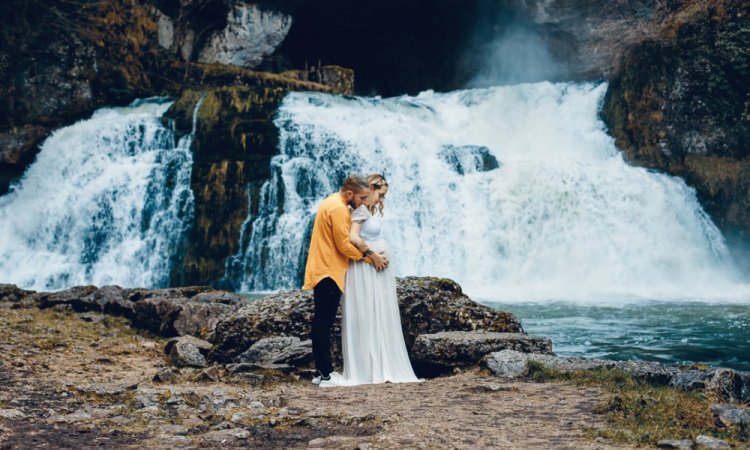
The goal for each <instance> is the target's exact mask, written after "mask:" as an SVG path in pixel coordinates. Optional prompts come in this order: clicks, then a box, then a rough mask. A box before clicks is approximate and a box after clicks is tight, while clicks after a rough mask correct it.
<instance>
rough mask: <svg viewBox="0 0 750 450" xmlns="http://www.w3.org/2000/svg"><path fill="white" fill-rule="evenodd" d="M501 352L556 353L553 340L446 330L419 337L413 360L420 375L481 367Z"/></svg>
mask: <svg viewBox="0 0 750 450" xmlns="http://www.w3.org/2000/svg"><path fill="white" fill-rule="evenodd" d="M501 350H516V351H520V352H522V353H542V354H550V353H552V341H550V340H549V339H547V338H543V337H538V336H529V335H527V334H522V333H492V332H484V331H444V332H440V333H434V334H423V335H420V336H419V337H417V339H416V341H415V342H414V346H413V347H412V351H411V357H412V361H413V362H414V364H415V370H417V371H418V372H419V373H422V374H427V373H433V372H434V373H441V372H442V373H445V372H448V371H450V370H452V369H453V368H456V367H466V366H472V365H475V364H477V363H478V362H479V361H480V360H481V359H482V357H484V356H485V355H487V354H489V353H492V352H497V351H501Z"/></svg>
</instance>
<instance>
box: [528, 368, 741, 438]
mask: <svg viewBox="0 0 750 450" xmlns="http://www.w3.org/2000/svg"><path fill="white" fill-rule="evenodd" d="M527 367H528V377H529V378H530V379H532V380H534V381H537V382H544V381H566V382H571V383H574V384H576V385H579V386H597V387H600V388H602V389H604V390H605V391H606V392H607V393H609V394H610V395H608V398H607V400H606V401H605V402H604V403H602V404H600V405H598V406H597V407H596V409H595V412H596V413H599V414H603V415H605V417H606V420H607V424H608V427H606V428H604V429H601V428H596V429H591V430H588V432H587V433H588V434H589V435H590V436H591V437H592V438H595V437H603V438H606V439H611V440H613V441H617V442H624V443H628V444H635V445H655V444H656V442H657V441H659V440H662V439H695V438H696V437H697V436H698V435H701V434H704V435H708V436H713V437H716V438H719V439H724V440H726V441H727V442H729V443H731V444H734V445H736V446H740V447H742V446H743V445H747V442H748V436H747V430H745V429H744V428H746V427H722V426H720V425H719V424H717V423H716V421H715V419H714V414H713V412H712V411H711V405H712V404H713V403H717V402H719V399H718V398H717V397H716V396H715V395H713V394H711V393H709V392H686V391H683V390H681V389H677V388H674V387H670V386H653V385H649V384H647V383H644V382H641V381H638V380H636V379H635V378H633V377H632V376H631V375H630V374H628V373H627V372H623V371H620V370H608V369H605V368H597V369H594V370H575V371H560V370H556V369H554V368H550V367H547V366H545V365H544V364H543V363H540V362H538V361H533V360H530V361H529V362H528V364H527Z"/></svg>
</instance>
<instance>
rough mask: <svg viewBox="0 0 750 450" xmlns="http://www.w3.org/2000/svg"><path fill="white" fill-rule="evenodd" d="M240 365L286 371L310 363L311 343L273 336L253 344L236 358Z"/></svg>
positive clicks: (293, 338) (288, 337)
mask: <svg viewBox="0 0 750 450" xmlns="http://www.w3.org/2000/svg"><path fill="white" fill-rule="evenodd" d="M237 360H238V361H240V362H241V363H249V364H254V365H256V366H257V367H259V368H265V369H278V370H286V369H290V368H292V367H301V366H305V365H307V364H308V363H309V362H311V361H312V341H311V340H309V339H308V340H306V341H301V340H300V339H299V338H298V337H293V336H274V337H270V338H263V339H260V340H258V341H257V342H255V343H254V344H253V345H251V346H250V348H249V349H247V350H246V351H245V352H243V353H242V354H240V355H239V356H238V357H237Z"/></svg>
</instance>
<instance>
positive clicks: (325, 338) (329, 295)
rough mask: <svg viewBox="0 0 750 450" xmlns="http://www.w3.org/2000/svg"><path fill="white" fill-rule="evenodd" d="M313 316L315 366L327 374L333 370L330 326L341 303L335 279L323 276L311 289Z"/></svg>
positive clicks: (339, 291)
mask: <svg viewBox="0 0 750 450" xmlns="http://www.w3.org/2000/svg"><path fill="white" fill-rule="evenodd" d="M313 295H314V297H315V316H314V317H313V323H312V333H311V338H312V347H313V357H314V358H315V368H316V369H318V371H319V372H320V373H321V374H323V375H324V376H327V375H328V374H330V373H331V372H333V365H332V364H331V327H332V326H333V321H334V320H336V311H338V309H339V303H341V290H339V287H338V285H337V284H336V282H335V281H333V280H332V279H330V278H323V279H322V280H320V282H319V283H318V284H317V285H316V286H315V288H314V289H313Z"/></svg>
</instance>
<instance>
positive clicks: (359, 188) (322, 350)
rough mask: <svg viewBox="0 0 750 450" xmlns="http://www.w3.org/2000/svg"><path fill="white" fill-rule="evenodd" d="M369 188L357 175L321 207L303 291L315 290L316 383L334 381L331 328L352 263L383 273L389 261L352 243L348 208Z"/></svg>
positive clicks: (345, 182) (311, 244)
mask: <svg viewBox="0 0 750 450" xmlns="http://www.w3.org/2000/svg"><path fill="white" fill-rule="evenodd" d="M368 195H370V187H369V186H368V184H367V180H366V179H365V178H364V177H362V176H361V175H358V174H353V175H349V176H348V177H347V178H346V179H345V180H344V182H343V183H342V185H341V190H340V191H339V192H336V193H335V194H331V195H329V196H328V197H327V198H326V199H325V200H323V202H321V204H320V206H319V207H318V213H317V215H316V216H315V223H314V225H313V231H312V238H311V240H310V250H309V252H308V254H307V265H306V266H305V285H304V287H303V289H313V297H314V299H315V316H314V317H313V323H312V333H311V334H312V336H311V337H312V345H313V357H314V358H315V368H316V369H317V370H316V377H315V378H314V379H313V382H314V383H320V382H321V381H326V380H330V379H331V372H333V365H332V364H331V327H332V326H333V321H334V320H335V319H336V311H337V310H338V308H339V303H340V302H341V295H342V293H343V292H344V278H345V276H346V269H347V267H348V266H349V260H350V259H353V260H362V259H364V260H366V261H367V262H368V263H370V264H372V265H373V266H374V267H375V269H377V270H383V269H384V268H385V267H386V266H387V265H388V260H387V259H386V258H385V256H383V255H382V254H379V253H375V252H373V251H371V250H370V249H367V248H365V249H364V251H362V252H360V251H359V250H357V248H356V247H355V246H354V245H352V243H351V242H349V229H350V227H351V224H352V217H351V212H350V210H349V207H351V208H353V209H356V208H358V207H359V206H360V205H361V204H362V203H364V202H365V201H366V200H367V197H368Z"/></svg>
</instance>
